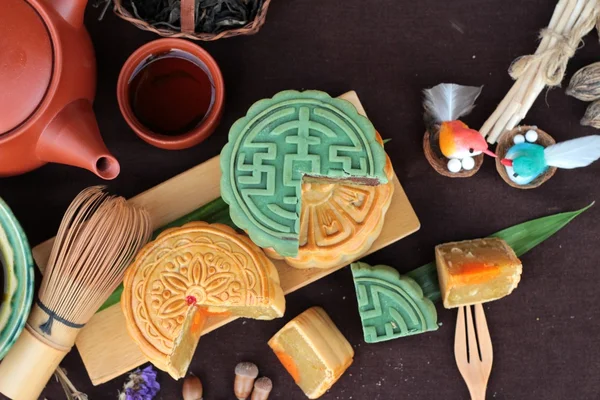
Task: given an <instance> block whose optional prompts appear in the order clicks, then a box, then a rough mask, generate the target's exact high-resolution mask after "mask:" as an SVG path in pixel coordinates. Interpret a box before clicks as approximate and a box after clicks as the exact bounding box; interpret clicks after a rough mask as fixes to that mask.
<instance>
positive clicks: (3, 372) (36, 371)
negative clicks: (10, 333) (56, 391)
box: [0, 327, 67, 400]
mask: <svg viewBox="0 0 600 400" xmlns="http://www.w3.org/2000/svg"><path fill="white" fill-rule="evenodd" d="M27 328H29V327H27ZM66 355H67V352H66V351H62V350H57V349H55V348H54V347H52V346H49V345H47V344H45V343H43V342H41V341H40V340H38V339H37V338H36V337H35V336H34V335H32V334H31V333H30V332H29V330H28V329H24V330H23V332H22V333H21V336H19V339H17V341H16V342H15V344H14V346H13V347H12V348H11V349H10V351H9V352H8V353H7V354H6V357H4V359H3V360H2V362H1V363H0V393H2V394H3V395H5V396H7V397H9V398H11V399H13V400H36V399H38V398H39V396H40V394H41V393H42V390H44V387H45V386H46V384H47V383H48V381H49V380H50V378H51V377H52V374H53V373H54V371H55V370H56V368H57V367H58V365H59V364H60V362H61V361H62V359H63V358H64V357H65V356H66Z"/></svg>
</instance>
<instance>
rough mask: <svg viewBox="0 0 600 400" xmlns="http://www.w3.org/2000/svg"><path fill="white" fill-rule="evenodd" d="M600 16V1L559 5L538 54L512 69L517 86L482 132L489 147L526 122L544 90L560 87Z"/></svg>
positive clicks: (570, 0)
mask: <svg viewBox="0 0 600 400" xmlns="http://www.w3.org/2000/svg"><path fill="white" fill-rule="evenodd" d="M599 16H600V0H559V1H558V3H557V4H556V8H555V9H554V13H553V14H552V18H551V20H550V23H549V25H548V27H547V28H545V29H542V31H541V32H540V39H541V41H540V44H539V46H538V48H537V50H536V52H535V54H530V55H526V56H523V57H519V58H518V59H517V60H515V61H514V62H513V64H512V65H511V66H510V70H509V73H510V75H511V77H512V78H513V79H515V83H514V84H513V86H512V88H511V89H510V90H509V91H508V93H507V94H506V96H505V97H504V99H502V101H501V102H500V104H499V105H498V107H497V108H496V110H495V111H494V112H493V113H492V115H491V116H490V117H489V118H488V119H487V121H485V123H484V124H483V126H482V127H481V129H480V130H479V131H480V132H481V134H482V135H483V136H484V137H485V138H487V141H488V142H489V143H496V141H497V140H498V139H499V138H500V137H501V136H502V135H503V134H504V133H506V132H508V131H510V130H512V129H513V128H514V127H515V126H517V125H518V124H519V122H520V121H521V120H522V119H523V118H525V116H526V115H527V112H528V111H529V109H530V108H531V106H532V105H533V103H534V102H535V100H536V99H537V97H538V95H539V94H540V93H541V91H542V90H543V89H544V87H546V86H548V87H556V86H559V85H560V82H561V81H562V79H563V76H564V74H565V70H566V68H567V63H568V61H569V59H570V58H571V57H572V56H573V54H575V51H576V50H577V48H578V47H579V46H580V45H581V43H582V38H583V37H584V36H585V35H587V33H588V32H589V31H591V30H592V29H593V28H594V26H595V25H596V23H597V21H599Z"/></svg>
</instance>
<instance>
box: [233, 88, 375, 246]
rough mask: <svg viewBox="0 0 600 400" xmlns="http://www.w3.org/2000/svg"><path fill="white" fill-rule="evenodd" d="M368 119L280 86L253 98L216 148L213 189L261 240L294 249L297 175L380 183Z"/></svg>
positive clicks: (314, 94)
mask: <svg viewBox="0 0 600 400" xmlns="http://www.w3.org/2000/svg"><path fill="white" fill-rule="evenodd" d="M385 164H386V155H385V152H384V150H383V147H382V146H381V145H380V144H379V143H378V142H377V140H376V133H375V128H374V127H373V125H372V124H371V122H370V121H369V120H368V119H367V118H365V117H363V116H361V115H359V114H358V112H357V111H356V108H355V107H354V106H353V105H352V104H351V103H349V102H348V101H346V100H341V99H334V98H331V97H330V96H329V95H328V94H327V93H324V92H319V91H312V90H311V91H305V92H297V91H292V90H289V91H284V92H280V93H278V94H276V95H275V96H274V97H273V98H272V99H265V100H261V101H259V102H257V103H255V104H254V105H253V106H252V107H250V109H249V110H248V113H247V114H246V116H245V117H243V118H241V119H239V120H238V121H237V122H236V123H235V124H234V125H233V126H232V127H231V130H230V131H229V142H228V143H227V145H226V146H225V147H224V148H223V151H222V152H221V171H222V177H221V196H222V197H223V199H224V200H225V202H227V203H228V204H229V206H230V214H231V219H232V220H233V222H234V223H235V224H236V225H237V226H238V227H239V228H241V229H244V230H245V231H246V232H247V233H248V235H249V236H250V238H251V239H252V241H253V242H254V243H256V244H258V245H259V246H261V247H272V248H273V249H274V250H275V251H276V252H277V253H279V254H280V255H281V256H285V257H294V256H296V255H297V254H298V232H299V229H300V218H299V215H300V206H301V205H300V202H301V191H302V188H301V187H302V180H303V179H305V177H306V178H310V179H311V180H314V181H317V180H319V181H324V180H325V179H329V180H332V181H335V180H347V181H350V182H353V183H355V184H357V185H378V184H381V183H387V176H386V174H385V171H384V168H385Z"/></svg>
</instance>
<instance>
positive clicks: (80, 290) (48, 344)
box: [0, 186, 152, 400]
mask: <svg viewBox="0 0 600 400" xmlns="http://www.w3.org/2000/svg"><path fill="white" fill-rule="evenodd" d="M151 232H152V231H151V225H150V217H149V215H148V213H147V212H146V211H145V210H143V209H140V208H138V207H136V206H134V205H132V204H129V203H127V202H126V201H125V199H123V198H122V197H113V196H109V195H107V194H106V193H105V192H104V191H103V188H102V187H99V186H95V187H90V188H88V189H85V190H83V191H82V192H81V193H79V195H78V196H77V197H76V198H75V199H74V200H73V202H72V203H71V205H70V206H69V208H68V209H67V211H66V213H65V215H64V217H63V220H62V222H61V225H60V228H59V230H58V234H57V236H56V241H55V243H54V247H53V248H52V253H51V255H50V260H49V262H48V266H47V268H46V271H45V274H44V278H43V280H42V284H41V287H40V291H39V293H38V298H37V299H36V302H35V305H34V306H33V308H32V312H31V314H30V315H29V318H28V320H27V325H26V329H25V330H24V331H23V333H22V334H21V336H20V337H19V339H18V341H17V342H16V343H15V345H14V346H13V348H12V349H11V350H10V351H9V353H8V354H7V355H6V357H5V358H4V360H3V361H2V363H1V364H0V393H3V394H4V395H6V396H9V397H10V398H12V399H15V400H21V399H23V400H27V399H33V400H34V399H37V398H38V396H39V394H40V393H41V391H42V390H43V388H44V386H45V385H46V383H47V382H48V380H49V379H50V377H51V376H52V373H53V372H54V370H55V369H56V367H57V366H58V364H59V363H60V361H61V360H62V358H63V357H64V356H65V355H66V354H67V353H68V352H69V351H70V349H71V347H73V344H74V343H75V338H76V337H77V334H78V333H79V331H80V329H81V328H83V326H84V325H85V324H86V323H87V322H88V321H89V320H90V318H91V317H92V316H93V315H94V313H95V312H96V311H97V310H98V308H100V306H101V305H102V304H103V303H104V301H105V300H106V299H107V298H108V296H109V295H110V294H111V293H112V292H113V291H114V289H115V288H116V287H117V286H118V285H119V283H120V282H121V281H122V280H123V274H124V272H125V269H126V268H127V266H128V265H129V263H130V261H131V260H132V258H133V257H134V256H135V254H136V253H137V252H138V251H139V249H140V248H141V247H142V246H143V245H144V244H145V243H146V242H147V241H148V240H149V239H150V235H151Z"/></svg>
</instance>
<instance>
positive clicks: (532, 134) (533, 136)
mask: <svg viewBox="0 0 600 400" xmlns="http://www.w3.org/2000/svg"><path fill="white" fill-rule="evenodd" d="M525 139H527V141H528V142H529V143H535V142H537V140H538V133H537V132H536V131H534V130H533V129H530V130H528V131H527V133H526V134H525Z"/></svg>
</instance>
